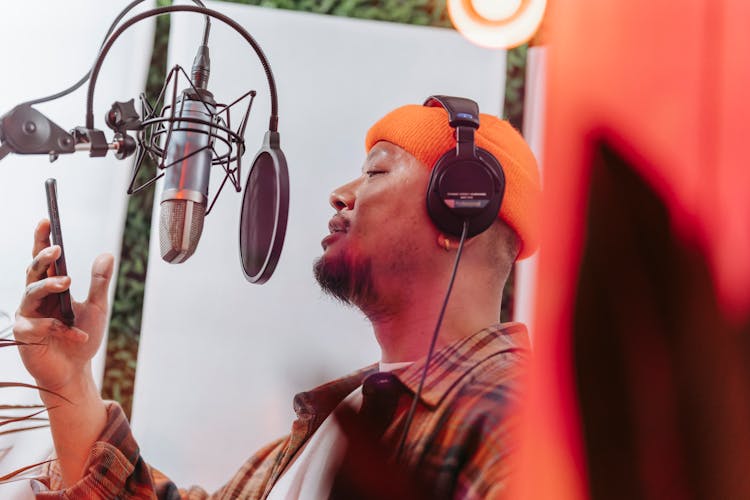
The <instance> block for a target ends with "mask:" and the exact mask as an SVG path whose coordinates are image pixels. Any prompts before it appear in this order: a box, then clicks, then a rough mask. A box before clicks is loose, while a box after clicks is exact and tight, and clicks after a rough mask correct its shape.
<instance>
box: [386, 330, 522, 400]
mask: <svg viewBox="0 0 750 500" xmlns="http://www.w3.org/2000/svg"><path fill="white" fill-rule="evenodd" d="M529 349H530V348H529V337H528V333H527V331H526V327H525V326H524V325H523V324H522V323H504V324H502V325H493V326H491V327H488V328H485V329H483V330H480V331H478V332H477V333H475V334H473V335H470V336H468V337H464V338H462V339H460V340H457V341H455V342H453V343H451V344H448V345H446V346H444V347H442V348H441V349H439V350H437V351H435V353H434V354H433V355H432V358H431V359H430V364H429V367H428V368H427V377H426V378H425V382H424V387H423V388H422V394H421V397H420V399H421V401H422V402H423V403H425V404H427V405H429V406H430V407H436V406H437V405H438V404H439V403H440V401H441V400H442V399H443V397H445V395H446V394H447V393H448V391H449V390H450V389H451V388H452V387H453V386H454V385H455V384H456V383H458V381H459V380H460V379H461V378H462V377H464V376H466V375H467V374H468V373H469V372H470V371H471V370H472V369H474V368H475V367H476V366H477V365H479V364H480V363H482V362H484V361H486V360H487V359H489V358H491V357H493V356H497V355H499V354H502V353H507V352H513V351H516V352H518V351H526V352H528V351H529ZM425 361H426V357H425V358H423V359H420V360H418V361H416V362H415V363H414V364H412V365H411V366H409V367H407V368H403V369H401V370H395V371H394V372H393V373H394V375H396V376H397V377H398V378H399V380H400V381H401V382H402V383H403V384H404V385H405V386H406V387H407V388H408V389H409V390H410V391H411V392H412V393H416V392H417V388H418V387H419V380H420V379H421V377H422V372H423V371H424V367H425Z"/></svg>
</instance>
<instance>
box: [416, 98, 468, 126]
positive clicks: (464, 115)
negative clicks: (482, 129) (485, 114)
mask: <svg viewBox="0 0 750 500" xmlns="http://www.w3.org/2000/svg"><path fill="white" fill-rule="evenodd" d="M423 105H424V106H428V107H431V108H436V107H443V108H444V109H445V110H446V111H447V112H448V119H449V120H450V126H451V127H453V128H458V127H471V128H473V129H477V128H479V106H478V105H477V103H476V102H474V101H472V100H471V99H465V98H463V97H454V96H449V95H432V96H430V97H428V98H427V99H426V100H425V102H424V104H423Z"/></svg>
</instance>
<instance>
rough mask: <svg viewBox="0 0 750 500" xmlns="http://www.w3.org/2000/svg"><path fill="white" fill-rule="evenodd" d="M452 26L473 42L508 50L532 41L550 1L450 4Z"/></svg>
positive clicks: (490, 0) (458, 1)
mask: <svg viewBox="0 0 750 500" xmlns="http://www.w3.org/2000/svg"><path fill="white" fill-rule="evenodd" d="M447 5H448V15H449V16H450V18H451V21H452V22H453V26H455V28H456V29H457V30H458V32H459V33H461V34H462V35H463V36H465V37H466V38H467V39H468V40H469V41H470V42H472V43H475V44H477V45H480V46H482V47H487V48H493V49H509V48H512V47H516V46H518V45H521V44H522V43H524V42H526V41H528V40H529V39H531V37H533V36H534V33H535V32H536V30H537V29H538V28H539V24H540V23H541V21H542V17H543V16H544V9H545V7H546V5H547V0H448V2H447Z"/></svg>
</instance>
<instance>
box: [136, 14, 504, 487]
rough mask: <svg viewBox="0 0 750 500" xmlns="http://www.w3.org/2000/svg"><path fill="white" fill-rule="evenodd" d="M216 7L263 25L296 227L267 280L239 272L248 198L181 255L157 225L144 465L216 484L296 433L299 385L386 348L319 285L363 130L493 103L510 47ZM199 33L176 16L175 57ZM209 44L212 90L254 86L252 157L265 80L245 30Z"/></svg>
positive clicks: (142, 376) (139, 407) (143, 381)
mask: <svg viewBox="0 0 750 500" xmlns="http://www.w3.org/2000/svg"><path fill="white" fill-rule="evenodd" d="M209 6H210V7H212V8H216V9H217V10H220V11H222V12H225V13H227V14H229V15H230V16H231V17H232V18H233V19H235V20H236V21H238V22H239V23H240V24H242V25H243V26H245V27H246V28H247V29H248V30H249V31H250V32H251V34H253V35H254V36H255V37H256V39H257V40H258V42H259V43H260V44H261V46H262V47H263V50H264V51H265V53H266V55H267V56H268V58H269V60H270V63H271V66H272V68H273V71H274V74H275V76H276V79H277V85H278V91H279V104H280V124H279V131H280V133H281V141H282V148H283V150H284V152H285V153H286V156H287V160H288V163H289V169H290V182H291V201H290V213H289V226H288V230H287V236H286V242H285V245H284V250H283V252H282V256H281V260H280V262H279V265H278V268H277V270H276V273H275V274H274V276H273V277H272V278H271V280H270V281H269V282H268V283H267V284H265V285H262V286H258V285H251V284H249V283H247V282H246V281H245V279H244V277H243V275H242V272H241V269H240V263H239V253H238V242H237V233H238V222H239V211H240V202H241V195H239V194H236V193H233V192H225V193H223V194H222V196H221V197H220V198H219V201H218V202H217V204H216V206H215V207H214V212H213V213H212V214H211V215H209V217H208V218H207V219H206V223H205V227H204V232H203V236H202V238H201V241H200V244H199V246H198V250H197V252H196V253H195V255H193V257H191V259H190V260H189V261H188V262H186V263H184V264H180V265H169V264H166V263H163V262H162V261H161V260H160V256H159V249H158V227H156V226H154V227H153V228H152V240H151V258H150V262H149V270H148V278H147V283H146V297H145V309H144V316H143V329H142V337H141V344H140V352H139V359H138V371H137V376H136V387H135V399H134V408H133V424H134V430H135V433H136V437H137V439H138V441H139V443H140V445H141V450H142V453H143V455H144V457H145V459H146V460H147V461H149V462H150V463H152V464H154V465H155V466H156V467H158V468H159V469H161V470H163V471H164V472H165V473H167V474H168V475H169V476H170V477H172V478H173V479H174V480H175V481H176V482H177V484H178V485H181V486H187V485H189V484H201V485H203V486H204V487H206V488H208V489H214V488H216V487H218V486H220V485H221V484H222V483H223V482H225V481H226V480H227V479H228V478H229V477H230V476H231V475H232V474H233V473H234V471H235V470H236V469H237V468H238V467H239V466H240V464H241V463H242V462H243V461H244V460H245V459H246V458H247V457H249V456H250V454H251V453H252V452H253V451H254V450H255V449H257V448H258V447H259V446H260V445H262V444H264V443H266V442H267V441H269V440H270V439H273V438H276V437H278V436H280V435H282V434H285V433H287V432H288V430H289V428H290V425H291V422H292V420H293V417H294V414H293V411H292V403H291V399H292V396H293V394H294V393H296V392H298V391H300V390H305V389H309V388H311V387H313V386H315V385H317V384H319V383H321V382H323V381H326V380H328V379H330V378H333V377H337V376H339V375H342V374H344V373H348V372H350V371H352V370H354V369H357V368H359V367H361V366H363V365H365V364H368V363H371V362H374V361H377V360H378V359H379V349H378V348H377V345H376V343H375V341H374V340H373V338H372V334H371V331H370V327H369V324H368V323H367V322H366V321H365V320H364V318H363V317H362V316H361V315H360V314H359V313H357V312H355V311H352V310H347V309H344V308H342V307H341V306H340V305H338V304H336V303H334V302H333V301H332V300H330V299H327V298H325V297H323V296H322V294H321V292H320V291H319V290H318V287H317V285H316V284H315V283H314V280H313V278H312V271H311V268H312V261H313V259H314V258H315V257H317V256H319V255H320V253H321V248H320V240H321V239H322V237H323V236H324V235H326V234H327V221H328V219H329V218H330V217H331V215H332V214H333V210H332V209H331V208H330V207H329V206H328V201H327V200H328V194H329V193H330V192H331V191H332V189H333V188H334V187H336V186H338V185H340V184H342V183H343V182H345V181H348V180H350V179H351V178H353V177H355V176H357V175H358V173H359V170H360V167H361V162H362V161H363V159H364V137H365V133H366V131H367V129H368V127H369V126H370V125H371V124H372V123H373V122H374V121H375V120H377V119H378V118H380V117H381V116H382V115H384V114H385V113H386V112H388V111H390V110H391V109H393V108H395V107H396V106H399V105H402V104H406V103H421V102H422V101H423V100H424V99H425V98H426V97H427V96H428V95H430V94H433V93H445V94H454V95H464V96H467V97H472V98H474V99H476V100H477V101H478V102H479V104H480V108H481V109H482V110H483V111H484V112H489V113H496V114H500V113H501V111H502V110H501V107H502V96H503V89H504V78H505V53H504V52H501V51H488V50H485V49H480V48H477V47H475V46H472V45H470V44H469V43H468V42H467V41H465V40H464V39H462V38H461V37H460V35H458V34H457V33H455V32H454V31H452V30H447V29H436V28H425V27H412V26H404V25H398V24H392V23H385V22H369V21H361V20H352V19H343V18H338V17H331V16H322V15H315V14H304V13H295V12H290V11H283V10H273V9H264V8H255V7H249V6H240V5H234V4H227V3H210V4H209ZM201 32H202V19H201V17H200V16H197V15H188V14H178V15H176V16H173V18H172V34H171V39H170V61H172V63H179V64H181V65H182V66H187V67H189V66H190V64H191V62H192V59H193V56H194V54H195V50H196V47H197V44H198V42H199V40H200V33H201ZM210 47H211V59H212V73H211V81H210V83H209V90H211V91H212V92H213V93H214V94H215V96H216V97H217V99H218V100H219V101H223V102H229V101H231V100H232V99H234V97H235V96H238V95H240V94H241V93H242V92H244V91H245V90H246V89H248V88H255V89H256V90H258V97H257V98H256V106H255V109H254V111H253V115H254V117H253V121H252V123H251V126H250V127H249V128H248V132H247V136H246V139H247V143H248V153H247V154H246V155H245V158H246V162H247V163H248V164H249V162H250V161H251V160H252V157H253V155H254V152H255V149H257V147H258V146H259V145H260V142H261V139H262V137H263V133H264V131H265V130H266V127H267V122H268V109H269V104H268V102H269V99H268V89H267V87H266V81H265V77H264V76H263V74H262V71H261V67H260V64H259V63H258V62H257V60H256V58H255V56H254V54H253V52H252V51H251V49H250V47H249V46H248V45H247V44H246V43H245V41H244V40H243V39H242V38H240V36H239V35H237V34H236V33H234V32H233V31H232V30H231V29H229V28H228V27H226V26H223V25H222V24H221V23H219V22H215V23H214V26H213V28H212V34H211V43H210ZM218 180H219V176H218V175H215V176H214V177H213V178H212V180H211V183H212V184H211V190H212V191H213V189H215V188H216V184H217V181H218ZM243 185H244V179H243ZM154 220H158V206H157V207H156V210H155V212H154ZM384 223H387V221H384Z"/></svg>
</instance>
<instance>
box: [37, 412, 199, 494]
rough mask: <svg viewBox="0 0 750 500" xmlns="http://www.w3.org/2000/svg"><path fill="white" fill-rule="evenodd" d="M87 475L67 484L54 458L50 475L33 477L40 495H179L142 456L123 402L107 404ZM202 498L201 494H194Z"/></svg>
mask: <svg viewBox="0 0 750 500" xmlns="http://www.w3.org/2000/svg"><path fill="white" fill-rule="evenodd" d="M84 470H85V471H86V473H85V475H84V476H83V477H82V478H81V479H80V480H79V481H78V482H77V483H76V484H73V485H71V486H69V487H67V488H63V481H62V473H61V471H60V469H59V466H58V465H57V462H56V461H55V462H52V463H51V464H50V466H49V467H48V468H47V470H46V471H45V472H46V475H44V476H42V477H40V478H38V479H35V480H32V482H31V487H32V489H33V490H34V493H35V495H36V498H37V499H53V498H54V499H73V498H90V499H100V498H102V499H105V498H123V499H131V498H160V499H170V500H171V499H179V498H180V496H179V494H178V490H177V488H176V487H175V486H174V484H172V483H171V481H169V479H167V478H166V477H165V476H164V475H163V474H160V473H158V474H154V475H152V471H151V469H150V468H149V466H148V465H147V464H146V463H145V462H144V460H143V458H141V455H140V450H139V448H138V443H136V441H135V439H134V438H133V434H132V432H131V431H130V425H129V424H128V420H127V417H126V416H125V413H124V412H123V410H122V408H121V407H120V405H118V404H117V403H115V402H109V403H108V404H107V423H106V425H105V427H104V430H103V431H102V434H101V435H100V436H99V438H98V439H97V441H96V442H95V443H94V446H93V447H92V449H91V453H90V454H89V457H88V460H87V462H86V465H85V467H84ZM193 498H199V497H193Z"/></svg>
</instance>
